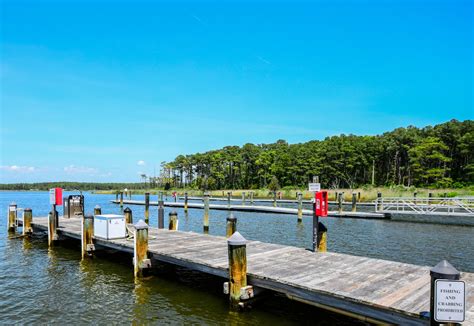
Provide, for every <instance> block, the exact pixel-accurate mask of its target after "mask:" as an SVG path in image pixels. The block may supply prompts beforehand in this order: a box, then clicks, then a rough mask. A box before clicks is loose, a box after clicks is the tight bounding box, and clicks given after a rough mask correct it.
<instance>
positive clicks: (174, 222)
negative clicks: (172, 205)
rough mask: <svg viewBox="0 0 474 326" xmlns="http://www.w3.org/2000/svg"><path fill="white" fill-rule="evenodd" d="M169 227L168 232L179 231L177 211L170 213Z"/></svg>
mask: <svg viewBox="0 0 474 326" xmlns="http://www.w3.org/2000/svg"><path fill="white" fill-rule="evenodd" d="M168 216H169V220H170V221H169V225H168V230H170V231H177V230H178V213H177V212H176V211H173V212H170V213H169V215H168Z"/></svg>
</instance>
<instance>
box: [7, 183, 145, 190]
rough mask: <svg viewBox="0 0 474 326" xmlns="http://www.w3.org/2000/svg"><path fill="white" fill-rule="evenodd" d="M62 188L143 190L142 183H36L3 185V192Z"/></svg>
mask: <svg viewBox="0 0 474 326" xmlns="http://www.w3.org/2000/svg"><path fill="white" fill-rule="evenodd" d="M55 187H60V188H63V189H64V190H118V189H120V190H123V189H125V188H127V189H131V190H134V189H141V188H143V184H142V183H112V182H108V183H107V182H106V183H97V182H63V181H58V182H36V183H11V184H8V183H2V184H0V189H2V190H41V191H44V190H49V189H51V188H55Z"/></svg>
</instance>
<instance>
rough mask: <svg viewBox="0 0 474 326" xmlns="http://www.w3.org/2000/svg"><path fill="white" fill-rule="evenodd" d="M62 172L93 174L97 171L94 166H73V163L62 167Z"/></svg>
mask: <svg viewBox="0 0 474 326" xmlns="http://www.w3.org/2000/svg"><path fill="white" fill-rule="evenodd" d="M64 172H66V173H67V174H88V175H95V174H97V173H98V172H99V170H98V169H96V168H91V167H87V166H75V165H73V164H71V165H69V166H65V167H64Z"/></svg>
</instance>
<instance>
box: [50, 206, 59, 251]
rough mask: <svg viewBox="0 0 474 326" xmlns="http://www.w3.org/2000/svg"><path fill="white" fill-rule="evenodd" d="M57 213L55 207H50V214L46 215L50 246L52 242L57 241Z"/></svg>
mask: <svg viewBox="0 0 474 326" xmlns="http://www.w3.org/2000/svg"><path fill="white" fill-rule="evenodd" d="M57 213H58V212H57V211H56V205H52V209H51V212H49V214H48V245H49V246H52V245H53V242H54V241H56V240H58V234H57V232H56V228H57V227H58V223H57V220H56V218H57Z"/></svg>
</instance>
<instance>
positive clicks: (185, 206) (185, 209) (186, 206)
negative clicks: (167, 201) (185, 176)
mask: <svg viewBox="0 0 474 326" xmlns="http://www.w3.org/2000/svg"><path fill="white" fill-rule="evenodd" d="M184 212H185V213H187V212H188V193H187V192H185V193H184Z"/></svg>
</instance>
